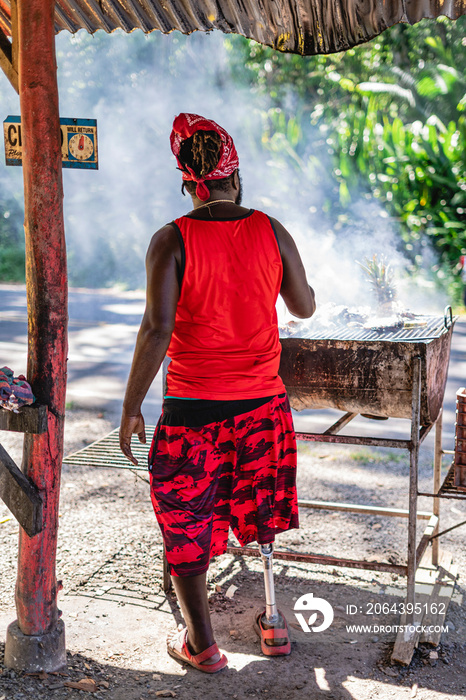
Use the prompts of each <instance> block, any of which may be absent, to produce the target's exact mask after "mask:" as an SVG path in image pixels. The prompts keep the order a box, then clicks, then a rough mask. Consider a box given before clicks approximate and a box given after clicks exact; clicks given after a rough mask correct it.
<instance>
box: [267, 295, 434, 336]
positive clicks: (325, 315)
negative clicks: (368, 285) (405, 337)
mask: <svg viewBox="0 0 466 700" xmlns="http://www.w3.org/2000/svg"><path fill="white" fill-rule="evenodd" d="M393 307H394V313H391V314H378V315H377V314H376V313H375V312H374V310H373V309H371V307H369V306H360V307H357V308H354V309H350V308H348V307H347V306H341V305H337V304H334V303H332V302H330V303H328V304H324V305H323V306H321V307H320V308H319V309H318V311H316V313H315V314H314V316H312V317H311V318H309V319H305V320H303V321H290V322H289V323H287V324H285V325H283V326H280V328H279V331H280V337H282V338H314V337H316V334H317V335H318V336H319V337H323V336H324V335H325V334H326V335H327V337H334V335H333V334H334V333H335V332H338V333H339V334H341V333H344V334H345V335H347V336H348V337H350V336H351V335H355V334H356V333H357V331H374V332H375V333H386V332H390V331H397V330H402V329H416V328H423V327H425V326H427V324H428V323H429V321H430V319H431V318H432V317H431V316H425V315H422V314H413V313H412V312H411V311H406V310H405V309H404V308H403V307H402V305H401V304H400V303H399V302H395V303H394V304H393Z"/></svg>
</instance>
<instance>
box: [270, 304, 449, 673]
mask: <svg viewBox="0 0 466 700" xmlns="http://www.w3.org/2000/svg"><path fill="white" fill-rule="evenodd" d="M455 320H456V318H453V316H452V313H451V308H450V307H447V309H446V310H445V314H444V317H443V318H441V317H438V316H431V317H424V318H423V320H422V323H419V324H418V325H417V327H416V325H415V323H416V321H414V323H413V324H412V325H413V326H414V327H409V328H407V327H402V328H395V329H393V328H391V329H390V328H388V329H387V328H364V327H355V326H352V327H350V326H349V325H337V324H333V326H332V328H331V329H330V330H329V329H324V330H322V331H319V330H308V331H307V332H306V331H304V333H303V334H305V335H306V336H312V337H301V338H299V337H291V338H282V339H281V345H282V354H281V362H280V376H281V378H282V379H283V382H284V384H285V387H286V390H287V393H288V397H289V400H290V404H291V406H292V407H293V408H294V409H296V410H298V411H299V410H303V409H309V408H314V409H317V408H336V409H340V410H342V411H345V412H346V413H345V415H343V417H342V418H340V419H339V420H338V421H337V422H336V423H334V424H333V425H331V426H330V427H329V428H328V429H327V430H326V431H325V432H323V433H296V437H297V438H298V440H299V439H301V440H307V441H313V442H331V443H345V444H357V445H372V446H381V447H382V446H383V447H395V448H404V449H407V450H408V451H409V455H410V476H409V506H408V509H407V510H404V511H402V510H395V509H392V508H377V507H372V506H368V505H367V504H366V505H361V504H357V505H356V504H341V503H327V502H322V501H298V503H299V505H300V506H301V507H308V508H320V509H326V510H340V511H342V510H343V511H346V512H359V513H362V512H366V513H370V514H378V515H388V516H398V517H407V518H408V556H407V563H406V566H396V567H395V566H393V568H392V570H393V571H395V570H396V573H398V574H402V575H405V576H407V603H408V606H407V607H408V609H409V607H410V605H411V606H412V608H411V609H412V610H414V603H415V581H416V570H417V567H418V566H419V563H420V561H421V559H422V558H423V557H424V559H423V561H424V562H425V561H427V559H426V557H427V558H428V559H429V558H430V566H433V567H437V566H438V563H439V548H438V537H436V536H437V534H438V521H439V512H440V507H439V499H438V498H437V497H435V498H434V499H433V508H432V513H420V512H418V510H417V496H418V456H419V447H420V444H421V443H422V441H423V440H424V438H425V437H426V435H427V434H428V433H429V431H430V430H431V428H432V427H433V426H434V425H436V439H435V455H434V483H435V484H437V485H438V487H439V486H440V473H441V456H442V448H441V415H442V404H443V396H444V392H445V384H446V379H447V371H448V363H449V358H450V346H451V336H452V333H453V327H454V323H455ZM410 325H411V324H410ZM358 414H362V415H367V414H369V416H370V417H378V418H408V419H410V421H411V439H409V440H399V439H388V438H377V437H366V436H354V435H340V434H339V433H340V431H341V430H342V429H343V428H344V427H345V425H347V424H348V423H349V422H350V421H351V420H353V418H355V417H356V416H357V415H358ZM437 490H438V489H437ZM432 495H434V494H432ZM418 518H419V519H424V518H425V519H427V520H428V524H427V527H426V529H425V531H424V533H423V536H422V537H421V540H420V542H419V544H418V546H417V547H416V521H417V519H418ZM432 537H434V539H432ZM430 542H432V555H431V557H429V553H428V552H427V547H428V545H429V543H430ZM280 555H281V556H283V558H286V559H288V558H289V559H293V560H299V561H316V562H317V561H318V562H319V563H323V564H332V565H335V564H338V565H340V566H350V567H355V568H364V569H374V570H378V571H384V570H385V571H386V570H388V567H389V565H387V564H386V563H384V562H367V561H355V560H350V559H337V558H335V557H330V556H329V557H326V556H319V557H316V556H315V555H312V554H299V555H297V554H294V553H293V554H291V555H290V554H288V553H287V552H286V553H283V555H282V553H280ZM414 620H415V616H414V614H411V615H407V617H406V622H413V621H414ZM416 622H419V620H416ZM421 640H422V638H421ZM418 641H419V637H416V633H415V632H412V633H409V634H408V635H407V633H406V632H404V633H400V634H399V635H398V637H397V640H396V643H395V647H394V651H393V654H392V660H396V661H400V662H402V663H409V661H410V659H411V656H412V652H413V649H414V646H415V644H416V643H417V642H418Z"/></svg>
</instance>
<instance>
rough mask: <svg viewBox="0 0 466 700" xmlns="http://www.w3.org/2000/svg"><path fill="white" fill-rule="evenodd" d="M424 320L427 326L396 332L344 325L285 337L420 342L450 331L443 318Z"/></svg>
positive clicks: (426, 318) (398, 329) (430, 317)
mask: <svg viewBox="0 0 466 700" xmlns="http://www.w3.org/2000/svg"><path fill="white" fill-rule="evenodd" d="M424 320H425V321H426V325H423V326H419V327H417V328H397V329H394V330H391V329H383V330H382V329H381V330H372V329H370V330H368V329H367V328H351V327H348V326H347V325H343V324H340V325H335V326H333V327H332V328H323V329H322V330H318V329H316V330H313V329H312V326H311V327H310V328H309V330H304V331H300V333H299V335H293V336H284V337H291V338H307V339H309V340H361V341H366V340H383V341H391V342H393V341H394V342H418V341H428V340H433V339H434V338H438V337H439V336H441V335H442V334H443V333H445V332H446V331H447V330H448V328H447V326H446V324H445V319H444V318H443V317H439V316H426V317H424Z"/></svg>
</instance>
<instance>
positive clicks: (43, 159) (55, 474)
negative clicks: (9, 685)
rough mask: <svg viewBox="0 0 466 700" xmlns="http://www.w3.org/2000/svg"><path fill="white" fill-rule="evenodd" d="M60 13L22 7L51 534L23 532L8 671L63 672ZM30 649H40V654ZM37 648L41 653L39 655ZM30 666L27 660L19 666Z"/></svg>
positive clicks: (36, 2) (41, 459)
mask: <svg viewBox="0 0 466 700" xmlns="http://www.w3.org/2000/svg"><path fill="white" fill-rule="evenodd" d="M54 9H55V1H54V0H18V3H17V13H18V63H19V88H20V90H19V92H20V105H21V124H22V131H23V143H24V147H23V175H24V208H25V221H24V228H25V236H26V285H27V300H28V367H27V375H28V381H29V382H30V383H31V385H32V387H33V391H34V394H35V395H36V397H37V400H38V402H39V403H40V404H43V405H45V406H47V408H48V430H47V432H46V433H44V434H40V435H26V436H25V446H24V453H23V467H22V468H23V472H24V473H25V474H26V476H27V477H29V479H30V480H31V481H32V482H33V483H34V484H35V485H36V487H37V488H38V490H39V492H40V494H41V497H42V500H43V529H42V531H41V532H40V533H39V534H37V535H35V536H34V537H29V536H28V535H27V534H26V532H25V531H24V530H23V529H20V537H19V556H18V578H17V583H16V609H17V615H18V620H17V625H16V627H15V629H13V630H10V628H11V627H12V625H10V628H9V635H8V636H7V648H6V651H5V661H7V657H8V664H9V665H12V666H13V667H16V668H22V669H23V670H32V669H36V668H38V667H42V668H44V669H45V670H53V667H59V666H60V665H63V663H64V634H62V632H63V623H62V622H61V621H60V623H59V611H58V608H57V592H58V585H57V581H56V576H55V559H56V545H57V528H58V502H59V490H60V474H61V463H62V457H63V427H64V412H65V391H66V358H67V316H68V313H67V274H66V249H65V236H64V223H63V185H62V161H61V148H60V126H59V111H58V87H57V78H56V60H55V28H54ZM15 624H16V623H13V625H15ZM17 628H19V629H17ZM21 635H22V636H21ZM28 636H29V638H28ZM32 637H34V638H35V639H34V640H33V639H32ZM45 637H47V638H48V639H50V640H52V641H51V644H50V645H48V644H47V640H45V642H44V638H45ZM37 640H40V641H39V642H38V641H37ZM57 640H58V641H57ZM28 641H31V644H32V642H33V641H34V643H35V648H34V652H31V654H29V651H28ZM36 643H37V644H36ZM37 645H38V648H39V649H40V650H42V652H40V651H37ZM58 647H60V649H58ZM44 649H45V650H46V651H47V650H48V651H47V653H48V658H44V654H45V655H46V656H47V654H46V652H44V651H43V650H44ZM7 652H8V653H7ZM41 654H42V657H41V658H38V656H37V655H39V656H41ZM18 655H19V656H18ZM28 655H29V656H30V658H27V657H28ZM21 656H22V657H23V658H19V657H21Z"/></svg>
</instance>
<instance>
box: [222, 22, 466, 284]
mask: <svg viewBox="0 0 466 700" xmlns="http://www.w3.org/2000/svg"><path fill="white" fill-rule="evenodd" d="M228 42H229V55H230V60H231V63H232V66H233V74H234V75H235V76H237V79H238V80H240V81H241V82H242V83H244V82H246V83H247V84H248V85H250V87H251V89H252V90H255V91H258V92H260V93H263V94H267V95H268V96H269V97H270V99H271V100H272V102H273V105H274V106H273V108H272V109H270V110H269V111H268V112H265V113H264V124H265V125H264V131H263V138H262V143H263V146H264V147H265V148H266V149H267V150H271V151H272V152H273V153H274V156H275V157H276V158H277V157H281V158H283V159H285V160H286V161H287V162H288V164H289V165H291V166H292V167H293V168H294V169H296V168H299V169H300V171H301V174H300V177H301V182H302V184H304V186H305V187H309V188H312V187H313V186H315V185H316V183H319V184H321V185H324V184H325V185H326V191H328V193H329V198H328V201H327V202H326V203H324V205H323V210H324V211H327V212H328V213H329V215H331V216H333V218H334V220H336V221H337V222H338V221H339V220H342V218H344V216H345V210H348V209H349V207H350V206H351V203H352V202H353V201H355V199H356V198H357V197H361V194H363V196H366V197H371V198H372V197H373V198H375V199H378V200H379V201H380V203H381V204H382V205H383V207H384V208H385V209H386V211H387V213H388V214H389V215H390V216H391V217H392V221H393V222H394V225H395V226H396V227H397V230H398V232H399V236H400V242H402V244H403V246H404V248H405V250H406V252H407V254H408V256H409V257H410V259H411V261H412V263H413V265H414V266H420V265H421V264H422V255H423V252H424V251H425V249H426V246H429V247H431V248H432V249H433V250H434V251H435V254H436V256H437V259H438V265H437V266H434V272H437V277H438V278H440V279H442V278H443V279H444V281H445V285H446V286H448V287H449V291H450V293H452V294H453V295H454V297H455V298H459V294H460V291H461V286H462V285H461V282H460V280H459V277H458V275H459V267H458V261H459V257H460V255H462V254H465V253H466V163H465V153H466V51H465V49H464V47H465V46H466V17H460V18H459V19H458V20H457V21H456V22H452V21H449V20H447V19H446V18H445V17H441V18H439V19H438V20H437V21H434V22H432V21H428V20H424V21H422V22H420V23H419V24H416V25H414V26H408V25H396V26H394V27H392V28H391V29H390V30H388V31H386V32H384V33H383V34H382V35H381V36H379V37H377V38H376V39H374V40H373V41H372V42H369V43H367V44H364V45H361V46H359V47H357V48H354V49H350V50H349V51H346V52H345V53H341V54H335V55H332V56H314V57H308V58H304V59H303V58H301V57H299V56H292V55H285V54H280V53H276V52H273V51H272V50H271V49H268V48H265V47H262V46H259V45H257V44H255V43H253V42H248V41H247V40H244V39H241V38H238V37H234V38H230V39H229V40H228ZM240 66H243V70H242V71H241V70H240ZM329 159H330V163H331V167H330V168H328V166H327V165H326V164H328V162H329ZM364 193H365V194H364Z"/></svg>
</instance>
